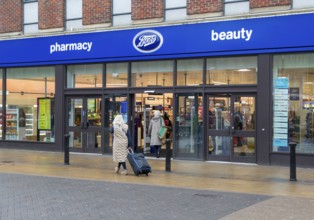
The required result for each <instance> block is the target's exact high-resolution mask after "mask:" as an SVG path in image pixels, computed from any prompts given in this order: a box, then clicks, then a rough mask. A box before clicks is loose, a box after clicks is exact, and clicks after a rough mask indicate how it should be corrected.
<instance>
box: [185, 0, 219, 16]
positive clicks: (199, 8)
mask: <svg viewBox="0 0 314 220" xmlns="http://www.w3.org/2000/svg"><path fill="white" fill-rule="evenodd" d="M222 5H223V4H222V0H187V14H188V15H193V14H203V13H213V12H221V11H222Z"/></svg>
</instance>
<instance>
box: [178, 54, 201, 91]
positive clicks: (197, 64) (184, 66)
mask: <svg viewBox="0 0 314 220" xmlns="http://www.w3.org/2000/svg"><path fill="white" fill-rule="evenodd" d="M203 63H204V62H203V60H202V59H193V60H192V59H191V60H178V64H177V65H178V67H177V85H178V86H199V85H201V84H203Z"/></svg>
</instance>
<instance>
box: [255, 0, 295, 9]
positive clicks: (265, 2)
mask: <svg viewBox="0 0 314 220" xmlns="http://www.w3.org/2000/svg"><path fill="white" fill-rule="evenodd" d="M291 1H292V0H250V8H251V9H252V8H263V7H274V6H284V5H291Z"/></svg>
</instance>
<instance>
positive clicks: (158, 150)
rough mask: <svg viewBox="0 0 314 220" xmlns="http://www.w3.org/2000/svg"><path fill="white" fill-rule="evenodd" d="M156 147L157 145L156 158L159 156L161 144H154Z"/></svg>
mask: <svg viewBox="0 0 314 220" xmlns="http://www.w3.org/2000/svg"><path fill="white" fill-rule="evenodd" d="M154 147H155V156H156V158H159V155H160V150H161V145H154Z"/></svg>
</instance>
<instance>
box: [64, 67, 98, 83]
mask: <svg viewBox="0 0 314 220" xmlns="http://www.w3.org/2000/svg"><path fill="white" fill-rule="evenodd" d="M102 69H103V65H102V64H88V65H85V64H84V65H69V66H67V88H95V87H102V72H103V71H102Z"/></svg>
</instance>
